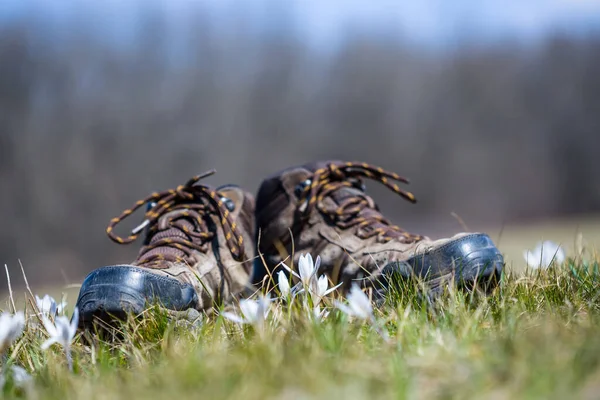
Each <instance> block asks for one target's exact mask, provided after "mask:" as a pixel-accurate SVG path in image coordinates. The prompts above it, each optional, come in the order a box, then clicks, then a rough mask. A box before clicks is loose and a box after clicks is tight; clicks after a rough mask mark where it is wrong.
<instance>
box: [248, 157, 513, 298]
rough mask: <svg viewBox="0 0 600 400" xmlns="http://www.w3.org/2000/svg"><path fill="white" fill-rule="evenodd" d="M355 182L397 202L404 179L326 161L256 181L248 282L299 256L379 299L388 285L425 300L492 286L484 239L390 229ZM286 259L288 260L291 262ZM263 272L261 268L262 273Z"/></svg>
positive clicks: (494, 256)
mask: <svg viewBox="0 0 600 400" xmlns="http://www.w3.org/2000/svg"><path fill="white" fill-rule="evenodd" d="M363 178H369V179H372V180H375V181H379V182H380V183H382V184H384V185H385V186H386V187H388V188H389V189H390V190H392V191H393V192H395V193H396V194H398V195H400V196H401V197H403V198H404V199H406V200H408V201H410V202H413V203H414V202H415V201H416V200H415V197H414V196H413V195H412V194H411V193H409V192H406V191H404V190H402V189H401V188H400V187H399V185H398V184H399V183H408V181H407V180H406V179H405V178H402V177H400V176H398V175H397V174H395V173H392V172H387V171H384V170H383V169H382V168H379V167H375V166H371V165H368V164H366V163H355V162H341V161H326V162H317V163H311V164H307V165H304V166H299V167H293V168H289V169H286V170H283V171H281V172H279V173H277V174H275V175H273V176H271V177H270V178H267V179H265V180H264V181H263V183H262V185H261V187H260V189H259V192H258V195H257V198H256V225H257V237H258V238H259V242H258V251H259V252H260V253H259V254H262V255H263V257H264V263H263V262H262V260H260V259H257V260H256V261H255V267H254V273H253V277H252V280H253V282H255V283H258V282H260V281H261V280H263V279H264V277H265V275H266V274H267V273H268V272H269V273H270V274H273V273H274V272H276V270H278V264H279V263H281V262H282V261H284V262H286V264H287V265H288V267H290V268H291V267H292V264H293V265H298V259H299V257H300V255H301V254H302V253H311V254H312V255H313V256H316V255H319V256H320V257H321V267H320V271H319V274H321V273H325V274H326V275H327V276H328V277H329V278H330V279H331V281H332V283H333V284H338V283H340V282H341V283H342V286H341V288H342V291H343V292H345V291H347V290H348V289H349V288H350V286H351V285H352V284H353V283H358V284H359V285H361V286H362V287H374V288H375V291H376V293H378V292H383V291H385V288H386V285H387V284H388V283H389V280H390V279H391V278H393V277H400V278H411V279H412V278H418V279H419V280H421V281H422V282H424V283H425V286H426V288H427V289H429V291H430V293H436V292H439V291H440V289H442V288H443V287H444V285H443V283H444V282H447V281H449V280H453V281H454V282H455V283H456V284H457V285H458V286H460V287H462V286H472V285H473V284H476V283H485V284H486V288H487V289H489V288H490V287H493V286H494V285H495V283H497V282H498V280H499V277H500V274H501V271H502V268H503V266H504V260H503V257H502V255H501V254H500V252H499V251H498V249H497V248H496V246H495V245H494V243H493V242H492V240H491V239H490V237H489V236H488V235H486V234H483V233H460V234H457V235H455V236H453V237H451V238H447V239H440V240H432V239H430V238H428V237H426V236H422V235H417V234H413V233H409V232H406V231H405V230H403V229H401V228H400V227H398V226H396V225H393V224H392V223H391V222H390V221H389V220H388V219H386V218H385V217H384V216H383V215H382V214H381V213H380V212H379V208H378V206H377V205H376V204H375V202H374V201H373V199H372V198H371V197H370V196H369V195H367V193H366V192H365V187H364V185H363V182H362V180H363ZM288 256H293V263H292V259H291V258H288ZM264 264H266V265H264Z"/></svg>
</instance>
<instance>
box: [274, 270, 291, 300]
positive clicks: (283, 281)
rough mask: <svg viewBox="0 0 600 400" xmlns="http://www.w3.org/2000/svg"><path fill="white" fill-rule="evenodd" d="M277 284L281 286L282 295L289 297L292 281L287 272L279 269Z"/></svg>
mask: <svg viewBox="0 0 600 400" xmlns="http://www.w3.org/2000/svg"><path fill="white" fill-rule="evenodd" d="M277 285H278V286H279V292H280V293H281V296H283V297H288V296H289V295H290V289H291V288H290V282H289V281H288V277H287V275H286V274H285V272H283V271H279V273H278V274H277Z"/></svg>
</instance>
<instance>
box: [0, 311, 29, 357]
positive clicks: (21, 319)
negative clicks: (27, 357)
mask: <svg viewBox="0 0 600 400" xmlns="http://www.w3.org/2000/svg"><path fill="white" fill-rule="evenodd" d="M23 328H25V315H24V314H23V312H21V311H17V312H16V313H15V314H14V315H11V314H9V313H7V312H5V313H2V314H1V315H0V355H2V354H4V352H5V351H6V350H7V349H8V348H9V347H10V346H11V345H12V344H13V342H14V341H15V340H17V339H18V337H19V336H21V333H22V332H23Z"/></svg>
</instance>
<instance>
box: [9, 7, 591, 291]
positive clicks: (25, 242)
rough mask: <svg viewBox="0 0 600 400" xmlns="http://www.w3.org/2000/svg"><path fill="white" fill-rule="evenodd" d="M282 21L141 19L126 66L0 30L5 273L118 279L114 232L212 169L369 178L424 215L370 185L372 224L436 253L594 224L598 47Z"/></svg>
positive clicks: (89, 46)
mask: <svg viewBox="0 0 600 400" xmlns="http://www.w3.org/2000/svg"><path fill="white" fill-rule="evenodd" d="M274 12H276V13H277V21H278V22H277V24H274V26H272V27H271V28H270V31H269V32H267V33H265V32H263V31H254V30H253V29H252V27H251V26H247V25H245V24H244V23H243V18H240V19H239V20H236V19H235V18H233V19H232V21H234V22H231V23H228V24H216V23H215V22H214V21H212V20H211V15H210V13H207V12H205V11H203V8H202V7H196V8H190V10H189V11H188V12H186V13H185V15H184V16H182V17H181V20H180V21H179V22H178V23H177V24H175V25H176V26H173V25H174V24H173V23H172V22H170V21H169V20H167V19H165V18H163V16H162V15H161V13H160V12H157V11H156V10H154V9H152V8H148V9H141V10H140V12H139V18H138V19H137V24H136V25H135V26H133V27H131V30H130V32H129V36H128V37H129V39H128V40H129V42H128V43H129V44H128V45H127V46H124V45H119V43H118V41H117V42H115V41H114V40H112V41H111V40H106V38H103V37H102V35H98V34H97V32H95V31H92V30H91V29H89V21H88V20H87V19H86V18H85V16H82V17H81V18H73V19H70V20H69V21H70V22H69V24H70V25H69V26H68V29H67V28H65V26H62V27H61V29H60V30H57V31H56V32H55V31H54V28H53V27H52V25H48V24H46V25H45V24H44V23H42V22H43V21H40V20H38V19H36V16H35V15H33V14H32V16H31V17H27V18H19V19H16V20H11V21H5V22H3V23H2V24H0V189H1V193H0V221H1V222H2V229H0V261H1V262H2V264H4V263H5V262H6V263H8V264H9V266H10V269H11V271H13V272H14V273H16V271H18V263H17V260H18V259H20V260H21V261H22V262H23V264H24V265H25V268H26V269H27V271H28V275H29V276H28V277H29V279H30V281H31V282H32V283H34V284H35V283H41V282H43V283H49V282H59V283H65V282H68V283H74V282H78V281H79V280H80V279H81V278H83V276H85V274H86V273H87V272H89V271H90V270H92V269H93V268H96V267H99V266H102V265H107V264H112V263H117V262H125V261H129V260H131V259H132V258H133V257H134V256H135V254H136V252H137V249H138V246H137V245H136V244H133V245H130V246H127V247H121V246H118V245H116V244H113V243H112V242H111V241H110V240H109V239H108V238H107V237H106V236H105V234H104V229H105V227H106V224H107V223H108V221H109V219H110V218H112V217H114V216H116V215H118V214H119V213H120V212H121V211H122V210H123V209H125V208H127V207H129V206H130V205H132V204H133V202H134V201H136V200H137V199H138V198H142V197H145V196H146V195H147V194H149V193H150V192H152V191H155V190H164V189H168V188H171V187H174V186H176V185H178V184H180V183H183V182H185V181H186V180H187V179H188V178H189V177H191V176H192V175H194V174H197V173H200V172H202V171H205V170H207V169H210V168H216V169H217V171H218V172H217V174H216V175H215V176H213V177H211V178H209V180H208V182H209V183H211V184H215V185H218V184H224V183H229V182H231V183H237V184H240V185H243V186H245V187H246V188H248V190H250V191H252V192H255V191H256V189H257V187H258V185H259V183H260V181H261V178H263V177H264V176H265V175H267V174H270V173H272V172H275V171H277V170H279V169H281V168H284V167H286V166H288V165H292V164H297V163H304V162H306V161H311V160H315V159H323V158H342V159H349V160H361V161H367V162H371V163H374V164H377V165H380V166H382V167H384V168H387V169H390V170H393V171H395V172H398V173H399V174H401V175H404V176H407V177H409V178H410V179H411V185H410V187H409V189H410V190H411V191H413V192H414V193H415V195H416V196H417V199H418V200H419V203H418V204H417V205H410V204H408V203H406V202H404V201H402V200H401V199H400V198H399V197H397V196H395V195H393V194H392V193H391V192H390V193H388V192H386V190H385V189H381V188H378V187H377V186H378V185H377V184H375V183H372V184H369V182H367V186H368V187H369V188H370V189H372V190H373V192H374V196H375V198H376V200H377V201H378V202H379V204H380V205H381V207H382V208H383V209H384V211H386V213H387V214H388V215H390V217H391V218H392V219H393V220H394V221H395V222H397V223H398V224H399V225H401V226H403V227H405V228H407V229H410V230H413V231H416V232H419V233H424V234H428V235H430V236H433V237H436V236H439V235H445V234H451V233H454V232H455V231H458V230H460V229H461V227H460V225H459V224H458V223H457V221H456V220H455V219H454V218H453V217H452V216H451V213H452V212H455V213H457V214H458V215H460V217H461V218H462V219H463V220H464V221H465V222H466V223H467V224H468V225H469V226H470V227H498V226H501V225H502V224H505V223H510V222H515V221H517V222H523V223H527V221H532V220H536V219H544V218H549V217H556V216H568V215H578V214H586V213H596V212H599V211H600V179H598V178H599V177H600V162H599V161H598V159H599V157H600V36H599V35H584V36H577V37H572V36H569V35H566V34H564V33H560V32H557V33H556V34H552V35H549V36H548V37H547V38H546V39H544V40H543V41H540V42H538V43H535V44H522V43H520V42H518V41H511V40H505V41H497V42H494V43H487V44H485V45H469V44H465V45H464V46H462V45H461V46H456V47H454V48H453V49H451V50H449V51H432V50H431V49H425V48H420V46H418V45H415V44H413V43H410V42H409V41H407V40H405V38H403V37H398V36H393V35H384V34H381V32H376V33H369V32H365V31H362V30H355V31H353V30H351V29H349V30H348V32H347V34H346V35H345V37H344V40H343V41H341V42H340V43H339V45H338V46H336V47H335V48H334V49H327V50H323V49H319V48H315V47H314V46H310V45H308V44H307V43H305V42H304V41H303V38H302V37H301V35H298V34H297V33H295V31H294V29H291V28H289V27H290V26H293V23H292V22H291V20H290V19H289V15H288V14H287V13H286V11H285V9H284V8H282V9H278V10H275V11H274ZM174 38H175V39H174ZM174 43H175V44H174ZM141 219H142V215H137V216H136V217H132V218H130V219H129V220H126V221H128V222H126V223H125V224H124V225H127V227H125V226H123V227H122V228H124V229H123V230H122V231H121V232H122V233H125V232H126V231H127V229H125V228H131V227H133V226H135V225H137V224H138V223H139V222H140V221H141ZM15 279H16V278H15Z"/></svg>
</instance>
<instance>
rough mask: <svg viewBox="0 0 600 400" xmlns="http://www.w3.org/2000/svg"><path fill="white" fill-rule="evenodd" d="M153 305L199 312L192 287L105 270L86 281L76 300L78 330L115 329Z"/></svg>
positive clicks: (134, 271)
mask: <svg viewBox="0 0 600 400" xmlns="http://www.w3.org/2000/svg"><path fill="white" fill-rule="evenodd" d="M151 304H159V305H161V306H162V307H165V308H167V309H169V310H173V311H184V310H187V309H190V308H196V306H197V304H198V295H197V294H196V291H195V290H194V288H193V287H192V285H190V284H188V283H184V282H180V281H178V280H176V279H172V278H168V277H165V276H161V275H157V274H154V273H152V272H148V271H146V270H144V269H141V268H136V267H133V266H128V265H115V266H109V267H102V268H99V269H96V270H94V271H92V272H91V273H90V274H89V275H88V276H87V277H86V278H85V280H84V281H83V283H82V285H81V289H80V291H79V297H78V299H77V307H78V308H79V327H80V328H82V329H89V328H91V327H92V326H93V325H94V324H99V325H105V326H106V325H108V326H112V325H114V323H115V322H116V321H119V320H125V319H126V318H127V316H128V315H131V314H133V315H139V314H141V313H142V312H143V311H144V310H146V309H148V307H149V305H151Z"/></svg>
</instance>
